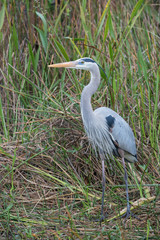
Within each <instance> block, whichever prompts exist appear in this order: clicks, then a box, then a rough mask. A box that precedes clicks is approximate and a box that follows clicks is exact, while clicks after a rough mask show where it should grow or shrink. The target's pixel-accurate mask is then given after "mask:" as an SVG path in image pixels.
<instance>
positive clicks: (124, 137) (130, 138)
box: [49, 58, 137, 222]
mask: <svg viewBox="0 0 160 240" xmlns="http://www.w3.org/2000/svg"><path fill="white" fill-rule="evenodd" d="M49 67H54V68H61V67H63V68H75V69H83V70H88V71H90V73H91V80H90V82H89V84H88V85H87V86H85V87H84V89H83V91H82V95H81V105H80V106H81V115H82V120H83V124H84V128H85V131H86V133H87V135H88V138H89V140H90V141H91V142H92V144H93V146H94V148H96V149H98V151H99V155H100V157H101V160H102V205H101V218H100V222H102V221H104V218H105V215H104V211H103V206H104V191H105V168H104V160H105V157H113V155H114V156H117V157H121V158H122V163H123V167H124V180H125V184H126V198H127V211H126V213H125V214H124V217H126V219H127V218H128V217H129V216H130V215H132V213H131V211H130V204H129V195H128V176H127V171H126V167H125V160H126V161H128V162H130V163H133V162H136V161H137V155H136V144H135V138H134V135H133V132H132V130H131V128H130V126H129V125H128V123H127V122H126V121H125V120H124V119H123V118H122V117H121V116H120V115H118V114H117V113H116V112H114V111H113V110H112V109H110V108H107V107H100V108H97V109H96V110H95V111H93V109H92V105H91V97H92V95H93V94H94V93H95V92H96V90H97V88H98V86H99V84H100V70H99V67H100V66H99V65H98V64H97V63H96V62H95V61H94V60H92V59H91V58H80V59H78V60H76V61H71V62H64V63H57V64H52V65H49Z"/></svg>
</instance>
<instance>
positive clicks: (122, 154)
mask: <svg viewBox="0 0 160 240" xmlns="http://www.w3.org/2000/svg"><path fill="white" fill-rule="evenodd" d="M118 152H119V154H120V156H121V157H122V163H123V168H124V181H125V184H126V198H127V212H126V213H125V214H123V215H122V217H125V220H127V218H128V217H129V216H130V215H132V214H131V211H130V204H129V194H128V174H127V170H126V166H125V161H124V151H123V150H122V149H118Z"/></svg>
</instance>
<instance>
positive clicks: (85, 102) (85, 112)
mask: <svg viewBox="0 0 160 240" xmlns="http://www.w3.org/2000/svg"><path fill="white" fill-rule="evenodd" d="M90 73H91V80H90V83H89V84H88V85H87V86H86V87H84V89H83V91H82V95H81V115H82V120H83V122H85V123H86V122H88V123H89V122H91V121H92V119H93V109H92V105H91V97H92V95H93V94H94V93H95V92H96V90H97V88H98V86H99V84H100V72H99V67H98V66H95V68H94V69H93V70H92V71H91V72H90Z"/></svg>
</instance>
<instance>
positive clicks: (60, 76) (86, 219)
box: [0, 0, 160, 240]
mask: <svg viewBox="0 0 160 240" xmlns="http://www.w3.org/2000/svg"><path fill="white" fill-rule="evenodd" d="M159 8H160V6H159V2H158V1H155V2H154V4H152V3H151V2H149V1H142V0H139V1H113V0H111V1H108V3H107V2H105V1H86V0H82V1H80V0H79V1H64V0H62V1H60V4H59V3H58V1H55V5H54V4H52V1H28V0H26V1H23V2H21V3H20V4H19V3H18V2H17V1H9V0H6V1H5V0H3V1H2V2H1V3H0V40H1V41H0V44H1V45H0V53H1V56H2V57H1V62H0V127H1V130H0V186H1V187H0V239H87V240H88V239H111V240H114V239H122V240H123V239H132V240H133V239H152V240H153V239H159V235H160V233H159V227H160V226H159V218H158V216H159V204H160V201H159V179H160V174H159V170H160V169H159V164H160V152H159V149H160V145H159V140H160V139H159V136H160V121H159V119H160V99H159V96H160V95H159V92H160V80H159V51H160V48H159V35H160V32H159ZM81 56H83V57H85V56H88V57H92V58H93V59H94V60H96V61H97V62H98V63H99V64H100V65H101V66H102V67H103V68H104V69H105V71H106V73H107V75H108V79H106V77H105V75H104V73H103V72H101V75H102V79H101V84H100V86H99V89H98V91H97V93H96V94H95V95H94V96H93V99H92V104H93V108H94V109H95V108H97V107H100V106H109V107H111V108H112V109H114V110H115V111H117V112H118V113H119V114H120V115H121V116H122V117H123V118H124V119H125V120H126V121H127V122H128V123H129V124H130V126H131V128H132V129H133V131H134V134H135V138H136V144H137V151H138V163H136V164H135V165H134V166H131V165H128V164H127V170H128V175H129V195H130V202H131V203H133V212H134V213H135V214H136V215H137V216H138V217H139V218H141V221H139V220H137V219H134V218H132V219H128V220H127V222H126V224H125V225H124V223H123V220H121V219H116V217H117V215H118V214H121V211H122V210H123V209H124V208H125V207H126V197H125V185H124V180H123V167H122V164H121V162H120V160H119V159H115V161H112V160H110V161H106V164H105V165H106V182H107V184H106V191H105V211H106V212H107V213H108V216H107V218H106V220H105V222H104V223H103V224H102V225H101V226H100V225H99V222H97V221H95V220H96V219H98V218H99V214H100V208H101V191H102V190H101V177H102V176H101V162H100V160H99V159H98V158H97V157H96V155H95V153H94V151H93V149H92V148H91V147H90V145H89V143H88V140H87V137H86V135H85V133H84V129H83V125H82V120H81V116H80V106H79V103H80V95H81V92H82V89H83V87H84V86H85V85H86V84H87V83H88V80H89V77H90V75H89V73H88V72H83V71H82V72H81V71H76V70H64V69H54V70H53V69H49V68H48V65H49V64H50V63H57V62H63V61H69V60H76V59H78V58H80V57H81ZM136 201H137V202H138V204H139V205H138V206H135V205H134V204H135V203H136Z"/></svg>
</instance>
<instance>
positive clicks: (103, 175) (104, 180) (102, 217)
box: [100, 154, 106, 224]
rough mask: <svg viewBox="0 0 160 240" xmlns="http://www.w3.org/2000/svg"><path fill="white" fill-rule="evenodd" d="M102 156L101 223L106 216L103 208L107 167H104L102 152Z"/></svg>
mask: <svg viewBox="0 0 160 240" xmlns="http://www.w3.org/2000/svg"><path fill="white" fill-rule="evenodd" d="M100 156H101V160H102V205H101V218H100V224H101V222H102V221H104V219H105V216H104V210H103V206H104V191H105V182H106V179H105V167H104V155H103V154H100Z"/></svg>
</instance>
